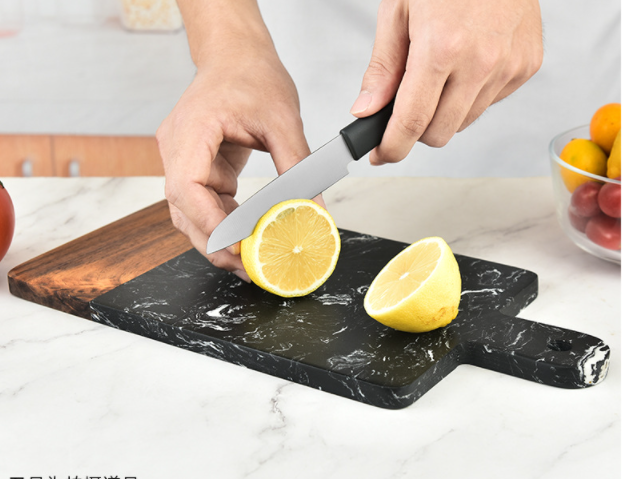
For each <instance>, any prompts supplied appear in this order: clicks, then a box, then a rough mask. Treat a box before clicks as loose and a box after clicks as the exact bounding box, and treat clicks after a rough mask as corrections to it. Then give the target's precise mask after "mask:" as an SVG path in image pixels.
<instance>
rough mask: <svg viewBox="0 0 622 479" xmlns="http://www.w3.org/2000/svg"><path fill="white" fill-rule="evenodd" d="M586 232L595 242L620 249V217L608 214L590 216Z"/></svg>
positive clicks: (609, 247) (608, 247) (605, 246)
mask: <svg viewBox="0 0 622 479" xmlns="http://www.w3.org/2000/svg"><path fill="white" fill-rule="evenodd" d="M585 234H586V235H587V237H588V238H589V239H590V241H592V242H593V243H596V244H597V245H599V246H602V247H603V248H607V249H614V250H619V249H620V236H621V234H620V219H619V218H612V217H611V216H607V215H606V214H603V213H601V214H599V215H598V216H594V217H593V218H590V220H589V221H588V222H587V226H586V227H585Z"/></svg>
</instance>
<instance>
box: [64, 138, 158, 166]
mask: <svg viewBox="0 0 622 479" xmlns="http://www.w3.org/2000/svg"><path fill="white" fill-rule="evenodd" d="M53 157H54V166H55V169H56V174H57V175H58V176H163V175H164V168H163V167H162V160H161V159H160V152H159V151H158V145H157V142H156V139H155V137H144V136H126V137H124V136H69V135H68V136H64V135H63V136H54V137H53Z"/></svg>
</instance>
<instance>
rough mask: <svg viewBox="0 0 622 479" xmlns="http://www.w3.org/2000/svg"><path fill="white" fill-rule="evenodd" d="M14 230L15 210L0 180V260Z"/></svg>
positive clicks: (9, 243)
mask: <svg viewBox="0 0 622 479" xmlns="http://www.w3.org/2000/svg"><path fill="white" fill-rule="evenodd" d="M14 231H15V210H14V209H13V202H12V201H11V197H10V196H9V193H8V192H7V190H6V188H5V187H4V185H3V184H2V182H1V181H0V260H2V258H4V255H5V254H6V252H7V251H8V250H9V246H10V245H11V241H12V240H13V232H14Z"/></svg>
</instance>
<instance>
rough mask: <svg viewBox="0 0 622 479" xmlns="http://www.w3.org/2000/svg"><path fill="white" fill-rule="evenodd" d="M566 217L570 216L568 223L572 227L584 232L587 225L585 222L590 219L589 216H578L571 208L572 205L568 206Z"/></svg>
mask: <svg viewBox="0 0 622 479" xmlns="http://www.w3.org/2000/svg"><path fill="white" fill-rule="evenodd" d="M568 218H570V224H571V225H572V227H573V228H574V229H576V230H578V231H580V232H581V233H585V227H586V226H587V222H588V221H590V219H589V218H586V217H585V216H579V215H578V214H576V213H575V212H574V211H573V210H572V206H571V207H570V208H568Z"/></svg>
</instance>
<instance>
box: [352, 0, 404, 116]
mask: <svg viewBox="0 0 622 479" xmlns="http://www.w3.org/2000/svg"><path fill="white" fill-rule="evenodd" d="M397 3H399V2H383V3H382V4H381V5H380V9H379V11H378V25H377V27H376V39H375V41H374V48H373V50H372V54H371V60H370V61H369V66H368V67H367V70H366V71H365V75H363V83H362V86H361V92H360V93H359V96H358V98H357V99H356V101H355V102H354V105H352V108H351V109H350V113H352V114H353V115H354V116H356V117H359V118H362V117H366V116H369V115H371V114H373V113H376V112H377V111H379V110H380V109H381V108H383V107H384V106H385V105H386V104H387V103H389V101H391V100H392V99H393V98H394V97H395V94H396V92H397V89H398V87H399V85H400V83H401V81H402V77H403V76H404V72H405V69H406V60H407V58H408V48H409V46H410V40H409V36H408V15H407V14H404V12H403V11H401V10H399V8H398V7H396V6H393V5H390V4H397Z"/></svg>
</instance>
